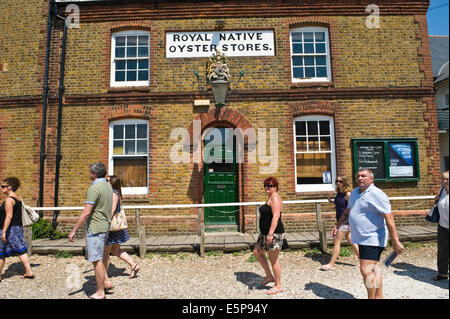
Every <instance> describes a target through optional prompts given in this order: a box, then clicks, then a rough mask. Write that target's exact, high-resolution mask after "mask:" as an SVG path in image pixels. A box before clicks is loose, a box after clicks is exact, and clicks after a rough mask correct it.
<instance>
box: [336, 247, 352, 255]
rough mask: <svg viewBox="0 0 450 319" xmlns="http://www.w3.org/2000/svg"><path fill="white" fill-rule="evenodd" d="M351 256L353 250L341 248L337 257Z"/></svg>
mask: <svg viewBox="0 0 450 319" xmlns="http://www.w3.org/2000/svg"><path fill="white" fill-rule="evenodd" d="M352 254H353V249H352V248H351V247H341V250H340V252H339V256H341V257H350V256H351V255H352Z"/></svg>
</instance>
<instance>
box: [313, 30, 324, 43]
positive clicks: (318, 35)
mask: <svg viewBox="0 0 450 319" xmlns="http://www.w3.org/2000/svg"><path fill="white" fill-rule="evenodd" d="M315 35H316V42H323V41H325V32H315Z"/></svg>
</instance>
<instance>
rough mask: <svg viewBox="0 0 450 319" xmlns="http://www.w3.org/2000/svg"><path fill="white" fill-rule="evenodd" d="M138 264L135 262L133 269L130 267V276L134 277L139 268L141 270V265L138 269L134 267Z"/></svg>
mask: <svg viewBox="0 0 450 319" xmlns="http://www.w3.org/2000/svg"><path fill="white" fill-rule="evenodd" d="M137 266H138V264H136V265H135V266H134V267H133V269H131V274H130V278H136V275H137V273H138V271H139V270H141V267H139V268H138V269H136V267H137Z"/></svg>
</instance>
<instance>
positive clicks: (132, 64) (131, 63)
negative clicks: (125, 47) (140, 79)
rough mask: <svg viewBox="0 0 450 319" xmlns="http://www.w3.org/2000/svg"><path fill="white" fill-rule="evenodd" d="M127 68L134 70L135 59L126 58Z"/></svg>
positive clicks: (135, 65) (135, 67)
mask: <svg viewBox="0 0 450 319" xmlns="http://www.w3.org/2000/svg"><path fill="white" fill-rule="evenodd" d="M127 69H128V70H136V69H137V60H128V61H127Z"/></svg>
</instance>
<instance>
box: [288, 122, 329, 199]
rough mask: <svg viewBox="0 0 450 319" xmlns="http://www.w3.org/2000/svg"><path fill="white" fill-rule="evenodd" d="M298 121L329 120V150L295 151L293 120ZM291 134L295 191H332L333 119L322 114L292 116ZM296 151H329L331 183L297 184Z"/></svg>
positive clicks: (295, 136)
mask: <svg viewBox="0 0 450 319" xmlns="http://www.w3.org/2000/svg"><path fill="white" fill-rule="evenodd" d="M298 121H329V122H330V144H331V145H330V146H331V151H322V152H321V151H311V152H309V151H307V152H300V151H299V152H297V143H296V142H297V135H296V130H295V122H298ZM292 129H293V136H294V168H295V191H296V192H298V193H301V192H324V191H325V192H328V191H334V190H335V185H334V181H335V180H336V178H337V176H336V151H335V141H334V119H333V118H332V117H330V116H324V115H307V116H300V117H296V118H294V121H293V125H292ZM297 153H331V156H330V160H331V180H332V182H331V184H297Z"/></svg>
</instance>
